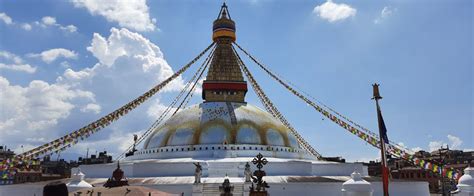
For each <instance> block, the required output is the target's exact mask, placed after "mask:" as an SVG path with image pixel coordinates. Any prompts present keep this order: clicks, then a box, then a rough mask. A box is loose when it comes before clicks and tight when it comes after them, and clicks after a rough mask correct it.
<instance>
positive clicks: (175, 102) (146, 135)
mask: <svg viewBox="0 0 474 196" xmlns="http://www.w3.org/2000/svg"><path fill="white" fill-rule="evenodd" d="M214 51H215V47H214V48H212V50H211V52H210V53H209V55H208V56H207V57H206V59H205V60H204V62H203V63H202V64H201V66H199V69H198V70H197V71H196V73H195V74H194V75H193V77H192V78H191V79H190V80H189V82H188V83H186V85H185V87H184V88H183V89H182V90H181V92H180V93H179V94H178V96H176V97H175V99H174V100H173V102H172V103H171V104H170V105H168V107H167V108H166V109H165V111H163V113H161V115H160V116H159V117H158V119H157V120H156V121H155V122H154V123H153V124H152V125H151V126H150V128H148V129H147V130H146V131H145V132H144V133H143V134H142V135H141V136H140V137H139V138H138V139H137V142H136V143H135V145H136V146H137V145H139V144H140V143H141V142H143V141H144V140H145V139H146V138H147V137H148V136H149V135H150V134H151V133H153V130H155V129H156V128H157V127H158V126H159V125H160V124H161V122H163V120H164V119H166V116H168V114H169V112H170V111H171V110H172V109H173V107H174V106H175V105H176V104H177V103H178V101H179V99H180V98H181V97H182V96H183V95H184V93H186V92H189V91H193V89H194V87H195V85H196V83H197V82H198V81H199V79H200V78H201V77H202V74H203V72H204V71H205V70H206V67H207V66H208V65H209V62H210V61H211V57H212V56H213V54H214ZM198 74H199V77H198ZM193 81H194V83H193ZM192 83H193V86H192V88H191V89H190V90H188V88H189V86H191V84H192ZM185 100H186V98H184V100H183V101H182V102H181V104H180V106H179V107H178V108H177V109H179V108H180V107H181V105H182V104H183V102H185ZM188 101H189V99H188ZM176 111H177V110H176ZM176 111H175V112H176ZM133 146H134V145H133V144H132V145H130V146H129V147H128V148H127V149H126V150H125V151H123V152H122V153H121V154H120V155H119V156H118V157H117V158H116V160H122V159H123V158H125V157H124V155H125V154H126V153H127V152H129V151H130V150H132V148H133Z"/></svg>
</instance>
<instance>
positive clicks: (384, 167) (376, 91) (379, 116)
mask: <svg viewBox="0 0 474 196" xmlns="http://www.w3.org/2000/svg"><path fill="white" fill-rule="evenodd" d="M372 87H373V93H374V97H373V98H372V99H374V100H375V105H376V107H377V121H378V126H379V137H380V153H381V159H382V167H381V169H382V185H383V195H384V196H389V194H388V183H389V182H388V176H389V170H388V165H387V153H385V143H388V137H387V128H386V127H385V123H384V121H383V118H382V111H381V110H380V106H379V99H382V97H381V96H380V93H379V84H377V83H375V84H373V85H372Z"/></svg>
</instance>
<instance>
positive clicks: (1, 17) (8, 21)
mask: <svg viewBox="0 0 474 196" xmlns="http://www.w3.org/2000/svg"><path fill="white" fill-rule="evenodd" d="M0 20H1V21H3V22H4V23H5V24H7V25H10V24H13V20H12V18H10V16H8V15H7V14H6V13H4V12H0Z"/></svg>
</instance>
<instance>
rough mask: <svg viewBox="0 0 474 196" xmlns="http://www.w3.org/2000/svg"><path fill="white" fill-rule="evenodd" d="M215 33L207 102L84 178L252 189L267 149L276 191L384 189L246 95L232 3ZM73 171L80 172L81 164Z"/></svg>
mask: <svg viewBox="0 0 474 196" xmlns="http://www.w3.org/2000/svg"><path fill="white" fill-rule="evenodd" d="M212 39H213V41H214V43H215V49H214V50H213V52H212V56H211V58H210V59H211V60H210V64H209V68H208V72H207V76H206V77H205V80H204V82H203V84H202V99H203V101H202V103H199V104H196V105H192V106H189V107H187V108H184V109H182V110H180V111H179V112H177V113H176V114H175V115H173V116H171V117H170V118H168V119H167V120H166V121H165V122H163V123H162V124H161V125H159V126H158V127H156V128H155V129H154V130H153V131H152V132H151V133H150V134H149V136H148V137H147V139H146V140H145V141H144V143H143V145H142V146H141V147H139V149H137V150H136V151H134V152H133V153H131V154H129V156H126V157H124V158H123V159H122V160H120V162H119V164H118V163H116V162H114V163H107V164H95V165H81V166H80V172H81V175H82V174H83V175H85V178H83V181H84V182H87V183H88V184H91V185H94V186H102V185H103V184H104V183H106V182H107V180H108V179H109V178H110V177H111V175H112V172H113V171H114V170H116V169H117V166H118V165H119V166H120V169H121V170H122V171H123V173H124V175H125V177H126V179H127V180H128V184H130V185H133V186H144V187H147V188H153V189H159V190H161V191H164V192H168V193H173V194H183V195H220V193H221V192H220V191H219V186H222V183H223V182H224V180H225V179H228V180H229V182H230V183H231V185H232V186H233V187H234V189H233V193H232V194H233V195H249V189H250V187H251V186H252V182H248V180H247V179H246V177H247V176H246V175H247V174H246V170H247V169H248V165H247V164H248V163H249V165H250V170H251V171H255V170H257V168H256V166H255V165H254V164H252V160H253V159H254V158H255V157H256V155H258V154H261V155H263V157H264V158H265V159H266V160H267V163H266V165H264V167H263V168H262V169H263V170H264V171H265V173H266V176H265V177H263V179H264V180H265V181H266V183H267V184H268V185H269V188H267V189H266V190H267V191H268V193H269V194H270V195H272V196H280V195H281V196H287V195H295V196H296V195H322V196H332V195H334V196H336V195H337V196H340V195H343V194H346V195H351V194H347V192H350V191H351V187H356V188H357V186H358V185H354V186H353V185H352V184H351V183H354V184H361V186H362V187H363V188H364V187H365V188H367V191H369V192H371V194H372V195H382V181H381V179H380V178H376V177H369V176H368V171H367V167H366V166H364V165H363V164H362V163H343V162H331V161H327V160H324V159H320V158H318V157H316V156H314V154H312V153H310V152H309V151H308V150H307V148H304V147H303V144H301V142H299V140H298V138H297V136H295V134H294V133H293V132H292V131H290V130H289V128H288V127H287V126H285V125H284V124H283V123H282V122H281V121H280V120H279V119H277V118H275V117H274V115H272V114H270V113H268V112H266V111H265V110H262V109H260V108H258V107H256V106H254V105H252V104H251V103H247V102H246V100H245V98H246V94H247V90H248V89H247V88H248V86H247V81H246V80H245V78H244V74H243V72H242V71H243V70H242V68H241V66H240V64H239V57H238V56H237V55H236V53H235V51H234V49H233V47H232V43H233V42H235V40H236V39H237V38H236V25H235V22H234V21H233V20H232V18H231V17H230V14H229V11H228V8H227V6H226V5H225V4H224V5H223V6H222V7H221V10H220V12H219V16H218V18H217V19H216V20H215V21H214V23H213V31H212ZM198 163H199V166H200V170H199V172H197V169H196V168H197V164H198ZM246 165H247V166H246ZM73 170H74V171H72V173H73V174H74V173H78V172H77V170H78V168H74V169H73ZM197 173H199V174H197ZM196 175H199V176H196ZM196 178H199V182H196ZM76 180H77V179H76ZM33 184H34V183H32V184H29V185H28V184H25V185H11V186H10V187H15V186H16V187H17V188H18V189H20V187H22V188H25V187H28V186H34V185H33ZM76 184H78V183H76ZM343 184H344V187H343ZM38 189H39V188H38ZM352 195H354V194H352ZM390 195H391V196H429V195H430V194H429V190H428V183H427V182H421V181H402V180H391V182H390Z"/></svg>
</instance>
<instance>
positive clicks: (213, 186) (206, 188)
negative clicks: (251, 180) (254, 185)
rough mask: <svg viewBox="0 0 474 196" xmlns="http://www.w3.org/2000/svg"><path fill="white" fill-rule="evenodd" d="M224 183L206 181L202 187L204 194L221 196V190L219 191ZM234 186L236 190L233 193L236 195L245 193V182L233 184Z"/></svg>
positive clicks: (239, 195)
mask: <svg viewBox="0 0 474 196" xmlns="http://www.w3.org/2000/svg"><path fill="white" fill-rule="evenodd" d="M220 186H222V184H218V183H205V184H203V188H202V195H206V196H207V195H209V196H220V194H221V192H220V191H219V187H220ZM232 186H234V191H233V192H232V194H233V195H234V196H241V195H244V184H234V183H233V184H232Z"/></svg>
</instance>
